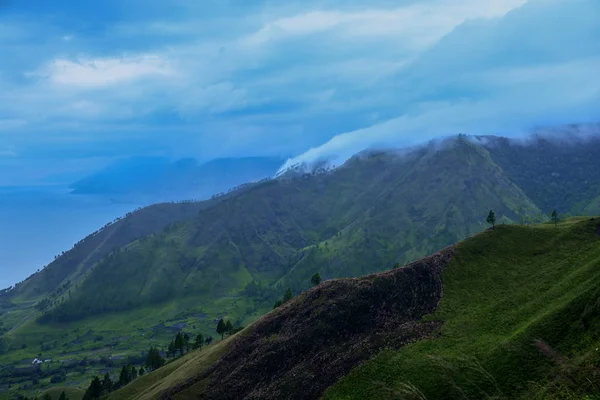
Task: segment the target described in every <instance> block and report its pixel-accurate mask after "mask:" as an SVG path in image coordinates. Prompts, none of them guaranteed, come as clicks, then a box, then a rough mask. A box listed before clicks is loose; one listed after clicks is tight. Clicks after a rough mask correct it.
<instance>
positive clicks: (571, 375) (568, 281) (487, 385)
mask: <svg viewBox="0 0 600 400" xmlns="http://www.w3.org/2000/svg"><path fill="white" fill-rule="evenodd" d="M599 268H600V220H584V221H580V220H570V221H568V222H566V223H564V224H562V225H561V226H559V228H558V229H555V228H554V227H552V226H551V225H545V226H539V227H531V228H523V227H515V226H501V227H499V229H497V230H496V231H495V232H486V233H485V234H482V235H479V236H477V237H476V238H474V239H470V240H467V241H465V242H464V243H461V244H460V245H459V246H457V252H456V255H455V258H454V259H453V261H452V263H451V265H450V267H449V268H448V269H447V270H446V271H445V272H444V275H443V279H444V298H443V300H442V302H441V304H440V308H439V310H438V311H437V312H436V313H434V314H433V315H432V316H430V317H429V318H428V319H429V320H439V321H442V322H443V325H442V328H441V330H440V336H439V338H436V339H435V340H425V341H422V342H419V343H415V344H413V345H410V346H407V347H405V348H403V349H401V350H400V351H384V352H382V353H380V354H379V355H378V356H377V357H375V358H373V359H372V360H371V361H369V362H368V363H366V364H364V365H362V366H361V367H359V368H357V369H355V370H354V371H353V372H352V373H351V374H349V375H348V376H346V377H345V378H344V379H342V380H341V381H340V382H339V383H338V384H337V385H335V386H334V387H332V388H331V389H329V390H328V391H327V393H326V396H325V398H326V399H363V398H394V396H395V395H397V394H399V393H404V395H402V396H401V397H403V398H419V396H423V398H427V399H438V398H439V399H441V398H468V399H478V398H498V399H502V398H505V399H509V398H526V399H532V398H539V399H548V398H572V399H582V398H584V395H586V394H598V393H600V382H599V381H598V374H599V372H598V369H597V367H598V363H599V361H600V355H599V353H598V351H597V348H598V346H599V345H600V343H599V342H600V335H599V332H600V331H599V330H598V328H599V327H600V314H599V313H598V305H599V304H600V303H599V301H600V290H599V287H600V286H599V283H600V273H599ZM409 392H413V395H412V396H411V395H408V393H409ZM386 396H387V397H386Z"/></svg>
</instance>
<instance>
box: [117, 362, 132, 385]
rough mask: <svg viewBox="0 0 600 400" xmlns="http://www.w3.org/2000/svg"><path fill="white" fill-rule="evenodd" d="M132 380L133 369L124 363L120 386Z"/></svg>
mask: <svg viewBox="0 0 600 400" xmlns="http://www.w3.org/2000/svg"><path fill="white" fill-rule="evenodd" d="M130 381H131V370H130V369H129V365H123V368H121V373H120V374H119V383H118V385H119V387H122V386H125V385H127V384H128V383H129V382H130Z"/></svg>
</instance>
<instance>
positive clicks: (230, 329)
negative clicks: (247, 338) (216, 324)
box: [225, 320, 233, 335]
mask: <svg viewBox="0 0 600 400" xmlns="http://www.w3.org/2000/svg"><path fill="white" fill-rule="evenodd" d="M225 332H226V333H227V335H231V333H232V332H233V324H232V323H231V321H229V320H228V321H227V322H226V323H225Z"/></svg>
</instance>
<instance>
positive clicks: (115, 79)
mask: <svg viewBox="0 0 600 400" xmlns="http://www.w3.org/2000/svg"><path fill="white" fill-rule="evenodd" d="M173 74H174V71H173V70H172V68H171V67H170V66H169V63H168V62H167V61H166V60H164V59H162V58H161V57H160V56H157V55H140V56H135V57H122V58H96V59H91V58H81V59H78V60H76V61H71V60H67V59H62V58H59V59H55V60H52V61H51V62H50V63H49V64H48V65H47V66H45V67H44V68H43V69H42V70H41V71H40V72H38V73H35V74H33V75H34V76H38V77H41V78H45V79H48V80H49V81H50V82H52V83H54V84H56V85H65V86H75V87H80V88H97V87H104V86H109V85H116V84H119V83H123V82H131V81H134V80H137V79H141V78H144V77H152V76H155V77H168V76H170V75H173Z"/></svg>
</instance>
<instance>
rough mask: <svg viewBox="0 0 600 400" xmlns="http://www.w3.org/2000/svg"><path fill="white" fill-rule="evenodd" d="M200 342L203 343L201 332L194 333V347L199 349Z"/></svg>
mask: <svg viewBox="0 0 600 400" xmlns="http://www.w3.org/2000/svg"><path fill="white" fill-rule="evenodd" d="M202 344H204V336H202V334H201V333H199V334H197V335H196V338H195V339H194V349H201V348H202Z"/></svg>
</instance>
